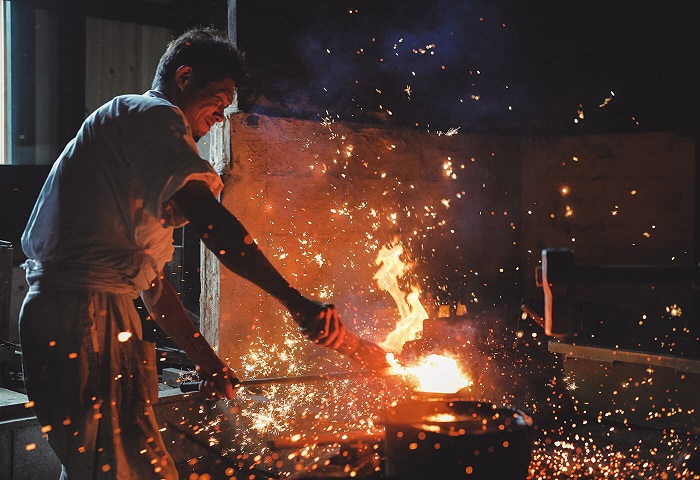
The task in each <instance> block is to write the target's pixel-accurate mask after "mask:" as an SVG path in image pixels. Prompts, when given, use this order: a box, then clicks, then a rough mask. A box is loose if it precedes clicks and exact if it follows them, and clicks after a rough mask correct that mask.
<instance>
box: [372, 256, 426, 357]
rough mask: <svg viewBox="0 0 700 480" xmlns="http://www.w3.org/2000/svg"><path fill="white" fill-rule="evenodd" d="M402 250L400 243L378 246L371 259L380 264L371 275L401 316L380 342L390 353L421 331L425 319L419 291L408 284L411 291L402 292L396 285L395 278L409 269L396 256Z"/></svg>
mask: <svg viewBox="0 0 700 480" xmlns="http://www.w3.org/2000/svg"><path fill="white" fill-rule="evenodd" d="M402 253H403V246H402V245H400V244H399V245H394V246H393V247H391V248H387V247H382V248H381V250H379V254H378V255H377V260H376V261H375V263H376V264H377V265H381V267H380V268H379V270H378V271H377V273H375V274H374V279H375V280H377V284H378V285H379V288H381V289H382V290H384V291H386V292H388V293H389V295H391V298H393V299H394V301H395V302H396V306H397V307H398V309H399V315H400V317H401V319H400V320H399V321H398V322H397V323H396V328H395V329H394V330H393V331H391V332H390V333H389V335H388V336H387V338H386V340H384V342H383V343H382V344H381V347H382V348H384V349H385V350H388V351H390V352H398V351H399V350H401V347H403V344H404V343H406V342H407V341H410V340H415V339H416V337H417V336H418V334H419V333H421V332H422V331H423V320H425V319H426V318H428V312H426V311H425V308H423V305H422V304H421V303H420V298H419V296H420V290H418V288H416V287H411V293H409V294H405V293H404V292H402V291H401V289H400V288H399V277H401V276H402V275H403V274H404V273H405V272H407V271H408V270H409V266H408V265H406V264H405V263H404V262H403V261H402V260H401V258H399V257H400V256H401V254H402Z"/></svg>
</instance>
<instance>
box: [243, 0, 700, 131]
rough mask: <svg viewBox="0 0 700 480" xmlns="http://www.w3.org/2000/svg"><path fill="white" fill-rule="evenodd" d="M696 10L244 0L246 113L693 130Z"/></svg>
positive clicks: (497, 127) (490, 127) (423, 123)
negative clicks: (580, 114)
mask: <svg viewBox="0 0 700 480" xmlns="http://www.w3.org/2000/svg"><path fill="white" fill-rule="evenodd" d="M698 13H700V6H698V3H697V2H693V1H685V0H684V1H679V2H661V1H649V2H639V1H615V2H602V1H585V2H584V1H579V2H576V1H573V2H560V1H496V2H487V1H480V0H478V1H468V2H467V1H456V0H437V1H433V2H418V1H414V0H405V1H401V2H396V1H384V0H380V1H334V2H322V1H303V2H280V1H273V0H262V1H260V0H239V1H238V2H237V16H238V32H237V33H238V42H239V46H240V48H241V49H242V50H243V51H244V52H245V53H246V55H247V58H248V62H249V65H250V67H251V73H252V75H251V77H252V78H251V81H250V82H249V88H248V90H247V91H246V95H245V96H244V99H243V101H242V106H243V109H244V110H247V111H258V112H261V113H266V114H270V113H274V112H278V113H283V114H285V115H292V116H300V117H305V118H313V117H323V116H326V115H327V114H326V111H327V112H328V114H329V115H330V116H337V117H336V118H340V119H342V120H344V121H352V120H358V121H378V122H389V123H392V124H398V125H417V126H419V127H421V128H428V127H432V128H437V129H447V128H456V127H459V128H460V129H461V131H478V132H494V131H498V132H504V131H508V132H518V131H521V132H536V133H547V134H549V133H592V132H597V133H608V132H627V131H651V130H680V131H691V132H692V131H694V130H695V129H696V128H697V114H696V112H697V107H698V101H697V100H698V96H697V89H696V86H697V84H698V79H699V77H698V73H697V72H698V66H697V61H698V59H697V55H696V52H697V45H698V38H697V33H696V32H697V22H698V20H700V15H698ZM428 45H430V46H432V47H431V48H428V49H426V46H428ZM420 49H423V50H426V53H415V52H414V51H418V52H420ZM329 52H330V53H329ZM414 73H415V75H414ZM407 86H410V87H411V94H410V96H409V95H408V94H407V93H406V91H404V90H405V89H406V87H407ZM379 92H381V93H379ZM611 92H614V95H612V94H611ZM473 96H474V97H476V96H478V97H479V99H478V100H475V99H474V98H473ZM606 98H610V99H611V100H609V101H608V103H607V104H606V105H605V106H603V107H601V106H600V105H603V104H604V103H605V99H606ZM509 107H512V109H509ZM388 110H389V111H391V112H392V114H391V115H390V114H388V113H387V111H388ZM579 110H582V111H583V114H584V118H583V119H579V121H578V123H575V122H574V119H576V118H577V117H578V111H579Z"/></svg>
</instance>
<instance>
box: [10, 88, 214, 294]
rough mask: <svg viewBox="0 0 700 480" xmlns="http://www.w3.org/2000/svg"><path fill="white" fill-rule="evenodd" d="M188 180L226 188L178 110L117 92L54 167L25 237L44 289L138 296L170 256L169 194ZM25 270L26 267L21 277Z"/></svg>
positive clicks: (152, 96) (157, 97) (156, 99)
mask: <svg viewBox="0 0 700 480" xmlns="http://www.w3.org/2000/svg"><path fill="white" fill-rule="evenodd" d="M190 180H202V181H205V182H206V183H207V184H208V185H209V188H210V189H211V191H212V193H214V194H215V195H218V194H219V193H220V192H221V189H222V188H223V184H222V182H221V179H220V178H219V176H218V175H217V174H216V172H215V171H214V170H213V168H212V167H211V165H209V163H208V162H207V161H205V160H203V159H202V158H200V156H199V154H198V151H197V146H196V143H195V141H194V138H193V137H192V131H191V129H190V126H189V124H188V122H187V120H186V119H185V117H184V115H183V114H182V112H181V111H180V109H179V108H177V107H176V106H174V105H173V104H172V103H170V102H169V101H168V100H167V99H166V98H165V97H164V96H163V94H162V93H160V92H158V91H149V92H146V93H145V94H143V95H123V96H119V97H116V98H114V99H113V100H112V101H110V102H108V103H106V104H105V105H103V106H102V107H100V108H99V109H97V110H96V111H95V112H94V113H93V114H92V115H90V116H89V117H88V118H87V119H86V120H85V122H84V123H83V125H82V126H81V128H80V130H79V132H78V134H77V135H76V137H75V138H74V139H73V140H72V141H71V142H70V143H69V144H68V145H67V146H66V148H65V149H64V151H63V152H62V153H61V155H60V157H59V158H58V160H57V161H56V162H55V164H54V165H53V167H52V169H51V172H50V173H49V176H48V178H47V180H46V183H45V184H44V186H43V189H42V190H41V193H40V194H39V198H38V200H37V202H36V205H35V206H34V210H33V212H32V214H31V216H30V219H29V222H28V224H27V227H26V229H25V231H24V233H23V235H22V249H23V250H24V253H25V254H26V255H27V257H28V258H29V259H31V260H32V261H34V262H35V264H36V265H40V268H39V269H38V271H40V272H41V275H40V277H42V278H40V279H39V280H40V281H43V282H44V284H45V286H49V287H51V288H54V287H56V288H61V289H70V288H71V287H72V286H76V287H80V288H81V289H82V288H83V287H85V288H87V289H95V290H102V291H117V292H125V291H129V292H130V293H133V294H136V293H137V292H138V291H139V290H145V289H148V288H149V285H150V282H151V281H152V280H153V279H154V278H155V276H156V275H157V274H158V272H160V270H161V269H162V268H163V266H164V265H165V263H166V262H168V261H170V260H171V258H172V254H173V251H174V247H173V238H172V234H173V229H174V228H175V227H178V226H180V225H181V224H184V223H185V221H184V219H181V220H177V219H176V218H175V217H176V215H173V208H172V204H171V202H169V199H170V197H171V196H172V195H173V194H174V193H175V192H176V191H177V190H178V189H179V188H181V187H182V186H183V185H184V184H185V183H186V182H188V181H190ZM28 278H29V275H28Z"/></svg>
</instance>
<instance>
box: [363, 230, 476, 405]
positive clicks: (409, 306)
mask: <svg viewBox="0 0 700 480" xmlns="http://www.w3.org/2000/svg"><path fill="white" fill-rule="evenodd" d="M402 253H403V247H402V246H401V245H400V244H399V245H394V246H392V247H390V248H387V247H382V249H381V250H380V251H379V254H378V255H377V260H376V264H377V265H381V267H380V268H379V270H378V271H377V273H376V274H375V275H374V279H375V280H377V283H378V284H379V288H381V289H382V290H384V291H386V292H388V293H389V294H390V295H391V297H392V298H393V299H394V301H395V302H396V306H397V307H398V310H399V315H400V316H401V319H400V320H399V321H398V322H397V324H396V328H394V330H392V331H391V332H389V334H388V335H387V338H386V340H384V342H383V343H382V344H381V346H382V347H383V348H384V349H385V350H388V351H389V352H398V351H400V350H401V348H402V347H403V345H404V343H406V342H407V341H410V340H415V339H416V337H418V336H419V334H421V333H422V332H423V320H425V319H426V318H428V313H427V312H426V310H425V308H423V305H422V304H421V302H420V298H419V296H420V291H419V290H418V288H416V287H411V293H409V294H405V293H404V292H402V291H401V289H400V288H399V282H398V279H399V277H401V276H402V275H403V274H404V273H405V272H406V271H407V270H408V269H409V266H408V265H406V264H405V263H404V262H403V261H402V260H401V259H400V258H399V257H400V256H401V254H402ZM387 361H388V362H389V364H390V365H391V366H392V369H393V370H394V372H395V373H396V374H398V375H401V376H403V377H405V378H407V380H409V381H410V382H411V383H415V384H417V385H418V386H417V388H416V390H417V391H420V392H433V393H456V392H457V391H459V390H461V389H463V388H466V387H468V386H470V385H471V384H472V382H471V381H470V380H469V378H468V377H467V376H465V374H464V373H463V372H462V371H461V369H460V368H459V366H458V364H457V361H456V360H455V359H454V358H450V357H447V356H444V355H435V354H433V355H429V356H428V357H426V358H423V359H421V360H420V361H419V362H418V364H416V365H409V366H402V365H400V364H399V362H398V361H397V360H396V359H395V358H394V355H393V353H389V354H387Z"/></svg>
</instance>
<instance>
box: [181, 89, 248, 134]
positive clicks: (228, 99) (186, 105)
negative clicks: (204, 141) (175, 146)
mask: <svg viewBox="0 0 700 480" xmlns="http://www.w3.org/2000/svg"><path fill="white" fill-rule="evenodd" d="M235 87H236V84H235V82H234V81H233V80H231V79H229V78H227V79H224V80H220V81H216V82H209V83H207V84H206V85H203V86H201V87H200V88H193V87H192V86H191V83H188V84H187V85H185V87H184V89H183V90H182V91H181V92H180V95H179V98H178V102H177V105H178V107H180V110H182V113H184V114H185V118H187V121H188V122H189V124H190V127H192V135H193V136H194V138H195V140H199V139H200V138H201V137H203V136H204V135H206V133H207V132H208V131H209V129H210V128H211V126H212V125H214V124H215V123H217V122H221V121H223V120H224V108H226V107H227V106H229V105H231V103H232V102H233V92H234V89H235Z"/></svg>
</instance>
